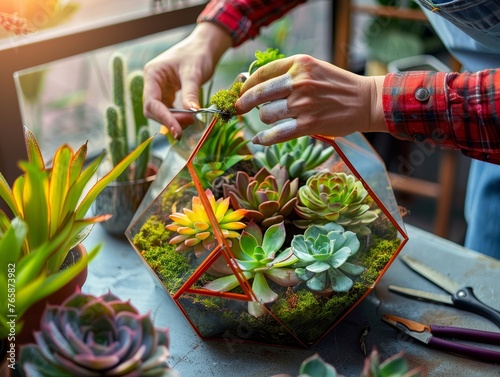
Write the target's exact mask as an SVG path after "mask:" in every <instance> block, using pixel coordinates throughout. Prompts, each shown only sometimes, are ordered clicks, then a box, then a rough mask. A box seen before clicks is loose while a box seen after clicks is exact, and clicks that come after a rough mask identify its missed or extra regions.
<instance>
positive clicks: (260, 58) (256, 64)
mask: <svg viewBox="0 0 500 377" xmlns="http://www.w3.org/2000/svg"><path fill="white" fill-rule="evenodd" d="M284 57H285V54H281V53H280V51H279V49H277V48H271V47H269V48H268V49H267V50H266V51H260V50H256V51H255V58H256V59H255V60H254V61H253V62H252V63H251V64H250V67H248V74H249V75H251V74H252V73H254V72H255V71H256V70H257V69H258V68H260V67H262V66H264V65H266V64H267V63H271V62H272V61H274V60H278V59H283V58H284Z"/></svg>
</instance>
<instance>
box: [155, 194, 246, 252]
mask: <svg viewBox="0 0 500 377" xmlns="http://www.w3.org/2000/svg"><path fill="white" fill-rule="evenodd" d="M205 194H206V196H207V199H208V202H209V203H210V207H211V209H212V211H213V213H214V215H215V219H216V220H217V222H218V224H219V227H220V229H221V231H222V235H223V236H224V238H237V237H239V235H240V234H239V233H238V232H237V230H240V229H243V228H245V226H246V225H245V224H244V223H243V222H240V220H241V219H243V217H244V216H245V213H246V211H245V210H244V209H238V210H236V211H233V210H232V209H230V208H229V198H226V199H223V198H220V199H218V200H217V201H216V200H215V197H214V195H213V193H212V191H210V189H207V190H205ZM191 203H192V208H191V209H189V208H183V213H181V212H174V213H172V214H171V215H170V216H169V217H170V219H171V220H173V223H172V224H168V225H167V226H166V227H165V228H166V229H167V230H170V231H173V232H177V233H178V234H177V235H176V236H175V237H173V238H172V239H171V240H170V242H169V243H170V244H171V245H179V246H177V248H176V250H177V251H179V252H181V251H187V250H191V248H194V252H195V254H196V255H200V254H202V253H203V252H205V251H206V250H211V249H213V248H214V247H215V244H216V242H217V239H216V237H215V234H214V228H213V226H212V223H211V221H210V217H209V215H208V214H207V211H206V210H205V207H204V206H203V203H202V201H201V199H200V197H198V196H193V198H192V199H191Z"/></svg>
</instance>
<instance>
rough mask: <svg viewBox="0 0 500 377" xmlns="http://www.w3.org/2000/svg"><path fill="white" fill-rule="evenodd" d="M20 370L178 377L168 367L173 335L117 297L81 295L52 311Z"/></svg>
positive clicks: (23, 357) (33, 376)
mask: <svg viewBox="0 0 500 377" xmlns="http://www.w3.org/2000/svg"><path fill="white" fill-rule="evenodd" d="M35 339H36V344H30V345H28V346H26V347H24V348H23V349H22V351H21V355H20V365H21V366H22V368H23V370H24V372H25V374H26V376H27V377H36V376H61V377H65V376H68V377H69V376H79V377H85V376H127V377H133V376H163V377H173V376H177V373H175V372H174V371H173V370H171V369H170V368H169V367H168V365H167V364H166V362H167V359H168V357H169V334H168V331H167V330H165V329H159V328H155V327H154V325H153V322H152V321H151V318H150V317H149V315H140V313H139V312H138V311H137V309H136V308H135V307H134V306H132V305H131V304H130V302H128V301H126V302H124V301H121V300H119V299H118V297H116V296H115V295H113V294H112V293H107V294H104V295H102V296H99V297H95V296H92V295H87V294H83V293H81V292H76V293H75V294H73V295H72V296H70V297H69V298H68V299H67V300H66V301H64V302H63V303H62V304H61V305H60V306H48V307H47V309H46V310H45V312H44V315H43V317H42V321H41V327H40V331H38V332H36V333H35Z"/></svg>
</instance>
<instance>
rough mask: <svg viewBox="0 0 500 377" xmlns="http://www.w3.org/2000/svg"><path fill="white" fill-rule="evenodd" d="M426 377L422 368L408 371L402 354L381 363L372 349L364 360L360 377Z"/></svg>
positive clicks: (375, 351) (377, 354) (376, 352)
mask: <svg viewBox="0 0 500 377" xmlns="http://www.w3.org/2000/svg"><path fill="white" fill-rule="evenodd" d="M426 375H427V374H426V373H425V371H424V370H423V369H422V368H415V369H412V370H409V368H408V362H407V360H406V359H405V358H404V353H403V352H399V353H397V354H395V355H393V356H391V357H389V358H388V359H386V360H384V361H383V362H382V363H381V362H380V357H379V353H378V351H377V350H376V349H374V350H372V352H371V353H370V355H369V356H368V357H367V358H366V359H365V363H364V366H363V370H362V372H361V375H360V377H384V376H393V377H424V376H426Z"/></svg>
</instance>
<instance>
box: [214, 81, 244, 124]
mask: <svg viewBox="0 0 500 377" xmlns="http://www.w3.org/2000/svg"><path fill="white" fill-rule="evenodd" d="M242 85H243V83H242V82H240V81H237V82H234V83H233V85H232V86H231V89H221V90H219V91H217V92H216V93H215V94H214V95H213V96H212V97H211V98H210V103H211V104H212V105H214V106H215V107H216V108H217V109H218V110H220V111H222V112H224V113H227V114H228V115H227V116H224V117H221V120H223V121H225V122H228V121H229V119H231V117H233V116H234V115H236V108H235V107H234V104H235V103H236V100H237V99H238V97H239V95H240V90H241V87H242Z"/></svg>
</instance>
